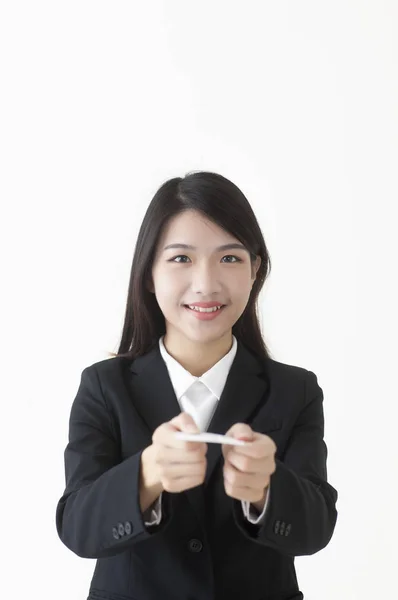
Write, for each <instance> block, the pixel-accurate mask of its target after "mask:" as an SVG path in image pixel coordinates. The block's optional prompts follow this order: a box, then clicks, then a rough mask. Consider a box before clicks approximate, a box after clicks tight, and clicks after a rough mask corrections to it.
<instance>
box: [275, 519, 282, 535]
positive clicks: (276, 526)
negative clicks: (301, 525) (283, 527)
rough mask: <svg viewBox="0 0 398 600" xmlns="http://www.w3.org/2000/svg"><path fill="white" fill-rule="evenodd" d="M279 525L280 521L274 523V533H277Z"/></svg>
mask: <svg viewBox="0 0 398 600" xmlns="http://www.w3.org/2000/svg"><path fill="white" fill-rule="evenodd" d="M280 524H281V522H280V521H276V523H275V527H274V533H279V525H280Z"/></svg>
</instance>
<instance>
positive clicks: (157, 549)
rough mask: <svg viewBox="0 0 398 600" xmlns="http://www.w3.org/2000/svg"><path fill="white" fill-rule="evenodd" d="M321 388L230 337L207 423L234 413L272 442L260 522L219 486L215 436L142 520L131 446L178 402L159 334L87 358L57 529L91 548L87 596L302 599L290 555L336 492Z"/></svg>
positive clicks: (117, 599)
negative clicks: (203, 460) (194, 476)
mask: <svg viewBox="0 0 398 600" xmlns="http://www.w3.org/2000/svg"><path fill="white" fill-rule="evenodd" d="M322 403H323V392H322V389H321V388H320V387H319V385H318V383H317V377H316V375H315V374H314V373H313V372H311V371H308V370H306V369H304V368H301V367H297V366H292V365H287V364H283V363H280V362H277V361H275V360H272V359H268V360H267V361H265V363H264V361H262V362H260V361H259V360H258V359H257V358H256V357H255V356H254V355H253V354H252V353H251V352H249V350H248V349H247V348H246V347H245V346H243V345H242V343H241V342H239V341H238V349H237V353H236V356H235V359H234V362H233V364H232V366H231V369H230V372H229V374H228V378H227V381H226V384H225V387H224V390H223V393H222V396H221V398H220V401H219V403H218V406H217V409H216V411H215V413H214V415H213V419H212V421H211V424H210V426H209V428H208V431H212V432H216V433H226V431H227V430H228V429H229V428H230V427H231V426H232V425H233V424H234V423H238V422H244V423H249V424H250V425H251V427H252V428H253V429H254V430H255V431H258V432H261V433H264V434H266V435H269V436H270V437H272V439H273V440H274V442H275V444H276V446H277V452H276V470H275V472H274V473H273V474H272V475H271V490H270V500H269V502H270V504H269V506H268V509H267V514H266V518H265V522H264V523H263V524H262V525H260V526H258V525H253V524H251V523H249V522H248V521H247V519H246V518H245V517H244V515H243V512H242V505H241V502H240V500H235V499H234V498H231V497H230V496H227V495H226V493H225V490H224V485H223V474H222V466H223V457H222V453H221V446H220V445H219V444H209V445H208V453H207V472H206V479H205V482H204V483H203V484H202V485H200V486H197V487H196V488H193V489H191V490H188V491H186V492H181V493H168V492H163V499H162V521H161V523H160V524H159V525H156V526H151V527H146V526H145V524H144V521H143V516H142V513H141V510H140V503H139V476H140V458H141V453H142V451H143V450H144V448H146V447H147V446H148V445H150V444H151V443H152V434H153V432H154V430H155V429H156V428H157V427H158V426H159V425H160V424H161V423H164V422H165V421H169V420H170V419H172V418H173V417H175V416H176V415H178V414H179V413H180V412H181V409H180V406H179V404H178V402H177V399H176V396H175V393H174V390H173V387H172V383H171V381H170V378H169V375H168V371H167V367H166V365H165V363H164V361H163V359H162V356H161V354H160V350H159V347H158V345H156V346H155V348H154V349H153V350H151V351H150V352H149V353H147V354H146V355H145V356H142V357H140V358H137V359H135V360H133V361H132V360H129V359H126V358H122V357H115V358H111V359H105V360H103V361H100V362H97V363H94V364H92V365H90V366H88V367H86V368H85V369H84V370H83V371H82V375H81V382H80V385H79V388H78V391H77V395H76V397H75V399H74V401H73V404H72V408H71V414H70V422H69V443H68V445H67V447H66V449H65V475H66V489H65V491H64V494H63V495H62V497H61V498H60V500H59V502H58V505H57V510H56V526H57V531H58V535H59V537H60V539H61V540H62V542H63V543H64V544H65V545H66V546H67V547H68V548H70V550H72V551H73V552H74V553H75V554H77V555H78V556H81V557H84V558H96V559H98V560H97V562H96V566H95V570H94V574H93V578H92V581H91V586H90V591H89V596H88V598H90V599H92V600H94V599H96V600H169V599H170V600H210V599H211V600H224V599H227V598H228V600H235V599H236V600H300V599H302V598H303V594H302V593H301V592H300V591H299V587H298V583H297V579H296V573H295V567H294V557H295V556H302V555H309V554H314V553H315V552H318V551H319V550H321V549H322V548H324V547H325V546H326V545H327V544H328V542H329V540H330V539H331V537H332V534H333V531H334V528H335V524H336V519H337V511H336V507H335V504H336V501H337V491H336V490H335V489H334V488H333V487H332V486H331V485H330V484H329V483H328V482H327V472H326V459H327V447H326V444H325V442H324V440H323V435H324V416H323V404H322Z"/></svg>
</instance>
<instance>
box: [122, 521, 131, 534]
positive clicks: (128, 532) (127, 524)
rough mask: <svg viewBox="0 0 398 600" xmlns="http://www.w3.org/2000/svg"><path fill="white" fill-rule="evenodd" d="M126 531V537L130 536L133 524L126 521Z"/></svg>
mask: <svg viewBox="0 0 398 600" xmlns="http://www.w3.org/2000/svg"><path fill="white" fill-rule="evenodd" d="M124 531H125V532H126V535H130V533H131V523H130V522H129V521H126V522H125V524H124Z"/></svg>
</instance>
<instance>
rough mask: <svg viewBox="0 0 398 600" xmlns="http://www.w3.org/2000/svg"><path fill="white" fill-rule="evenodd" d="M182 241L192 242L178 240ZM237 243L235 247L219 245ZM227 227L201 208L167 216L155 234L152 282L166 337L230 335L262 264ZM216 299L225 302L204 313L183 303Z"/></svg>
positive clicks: (200, 340) (212, 338) (203, 338)
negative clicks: (254, 260)
mask: <svg viewBox="0 0 398 600" xmlns="http://www.w3.org/2000/svg"><path fill="white" fill-rule="evenodd" d="M177 244H180V245H181V244H186V245H189V246H192V248H183V247H174V248H167V249H165V248H166V246H170V245H173V246H176V245H177ZM229 244H239V246H240V247H239V248H238V247H235V248H224V249H220V248H219V246H223V245H229ZM260 262H261V258H260V257H257V261H256V264H255V265H252V263H251V261H250V255H249V252H248V251H247V250H246V249H245V248H244V247H243V246H242V245H241V244H240V242H239V240H237V239H236V238H234V237H233V236H232V235H230V234H229V233H228V232H226V231H224V230H223V229H221V228H220V227H218V226H217V225H216V224H215V223H213V222H212V221H210V220H208V219H207V218H206V217H205V216H204V215H202V214H201V213H199V212H197V211H194V210H187V211H184V212H182V213H180V214H178V215H176V216H175V217H174V218H173V219H171V220H170V221H169V222H168V224H167V225H166V227H165V228H164V230H163V233H162V236H161V238H160V240H159V243H158V247H157V251H156V255H155V259H154V264H153V268H152V282H153V285H151V286H150V289H151V291H152V292H154V293H155V295H156V299H157V302H158V304H159V306H160V308H161V310H162V312H163V314H164V316H165V320H166V333H167V337H168V338H170V337H172V338H173V340H176V339H177V340H179V341H181V343H184V341H186V340H187V339H188V340H190V341H192V342H197V343H210V342H215V341H216V340H220V338H222V337H223V336H225V335H227V336H228V335H229V336H230V335H231V333H232V326H233V325H234V324H235V323H236V321H237V320H238V319H239V317H240V316H241V314H242V313H243V311H244V309H245V307H246V305H247V302H248V300H249V296H250V292H251V289H252V285H253V283H254V281H255V276H256V273H257V270H258V267H259V265H260ZM195 302H216V303H217V304H220V305H224V306H223V308H222V309H221V310H220V311H218V312H217V313H216V316H215V317H214V314H213V313H212V315H211V316H212V318H211V319H209V318H208V315H207V314H206V315H204V316H203V314H202V313H198V312H196V311H193V310H191V309H189V308H187V307H186V306H187V305H189V304H192V303H195Z"/></svg>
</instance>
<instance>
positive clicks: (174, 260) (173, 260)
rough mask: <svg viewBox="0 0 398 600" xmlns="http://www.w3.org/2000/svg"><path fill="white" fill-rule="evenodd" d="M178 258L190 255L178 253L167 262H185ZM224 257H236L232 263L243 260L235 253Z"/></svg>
mask: <svg viewBox="0 0 398 600" xmlns="http://www.w3.org/2000/svg"><path fill="white" fill-rule="evenodd" d="M176 258H189V257H188V256H187V255H186V254H178V255H177V256H174V257H173V258H170V259H169V260H168V261H167V262H176V263H180V262H185V261H181V260H176ZM223 258H234V259H235V260H234V261H232V264H233V263H234V262H243V261H242V259H241V258H239V257H238V256H235V255H234V254H227V255H226V256H223ZM227 262H231V261H227Z"/></svg>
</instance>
